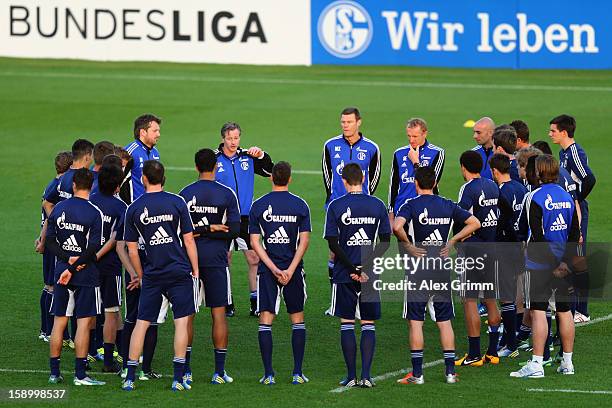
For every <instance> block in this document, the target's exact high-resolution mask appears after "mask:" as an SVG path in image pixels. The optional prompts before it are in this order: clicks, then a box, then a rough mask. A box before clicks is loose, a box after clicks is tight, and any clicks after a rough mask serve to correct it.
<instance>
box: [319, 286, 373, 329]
mask: <svg viewBox="0 0 612 408" xmlns="http://www.w3.org/2000/svg"><path fill="white" fill-rule="evenodd" d="M377 295H378V296H379V292H376V293H375V294H374V296H377ZM331 312H332V315H334V316H336V317H340V318H342V319H347V320H355V319H358V320H379V319H380V314H381V313H380V297H378V299H375V298H373V296H372V294H369V295H368V296H367V300H366V299H364V298H362V291H361V284H360V283H358V282H347V283H334V284H333V285H332V300H331Z"/></svg>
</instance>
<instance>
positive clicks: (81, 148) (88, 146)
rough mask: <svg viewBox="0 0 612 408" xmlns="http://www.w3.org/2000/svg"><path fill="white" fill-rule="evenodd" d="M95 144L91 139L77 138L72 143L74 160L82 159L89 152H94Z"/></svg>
mask: <svg viewBox="0 0 612 408" xmlns="http://www.w3.org/2000/svg"><path fill="white" fill-rule="evenodd" d="M93 148H94V145H93V143H91V142H90V141H89V140H85V139H77V140H75V141H74V143H73V144H72V160H73V161H77V160H81V159H82V158H83V157H85V156H86V155H88V154H92V153H93Z"/></svg>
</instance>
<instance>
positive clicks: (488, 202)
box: [478, 191, 497, 207]
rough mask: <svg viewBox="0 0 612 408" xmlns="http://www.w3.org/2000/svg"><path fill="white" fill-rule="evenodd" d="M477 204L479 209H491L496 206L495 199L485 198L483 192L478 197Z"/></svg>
mask: <svg viewBox="0 0 612 408" xmlns="http://www.w3.org/2000/svg"><path fill="white" fill-rule="evenodd" d="M478 204H479V205H480V206H481V207H491V206H494V205H497V198H485V193H484V191H483V192H482V193H481V194H480V197H478Z"/></svg>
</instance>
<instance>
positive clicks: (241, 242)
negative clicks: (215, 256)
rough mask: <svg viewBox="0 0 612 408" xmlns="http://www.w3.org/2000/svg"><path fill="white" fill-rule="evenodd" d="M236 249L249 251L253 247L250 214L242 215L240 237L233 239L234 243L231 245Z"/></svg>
mask: <svg viewBox="0 0 612 408" xmlns="http://www.w3.org/2000/svg"><path fill="white" fill-rule="evenodd" d="M230 248H231V249H233V250H234V251H248V250H250V249H253V248H252V247H251V237H250V235H249V216H248V215H241V216H240V234H238V237H237V238H235V239H233V240H232V245H231V246H230Z"/></svg>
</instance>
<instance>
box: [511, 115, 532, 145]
mask: <svg viewBox="0 0 612 408" xmlns="http://www.w3.org/2000/svg"><path fill="white" fill-rule="evenodd" d="M510 126H512V127H513V128H514V131H515V132H516V137H517V138H518V139H521V140H522V141H523V142H525V143H527V142H529V126H527V124H526V123H525V122H523V121H522V120H520V119H517V120H513V121H512V122H510Z"/></svg>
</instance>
